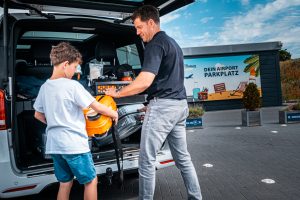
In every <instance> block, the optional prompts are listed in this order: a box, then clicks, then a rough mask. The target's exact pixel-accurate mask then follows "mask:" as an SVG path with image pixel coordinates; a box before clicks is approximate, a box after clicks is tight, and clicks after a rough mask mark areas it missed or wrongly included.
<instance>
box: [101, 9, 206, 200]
mask: <svg viewBox="0 0 300 200" xmlns="http://www.w3.org/2000/svg"><path fill="white" fill-rule="evenodd" d="M132 20H133V23H134V26H135V28H136V30H137V35H139V36H140V37H141V38H142V40H143V41H144V42H146V43H147V45H146V48H145V51H144V63H143V67H142V70H141V73H140V74H139V75H138V76H137V77H136V79H135V80H134V81H133V82H132V83H131V84H130V85H128V86H127V87H124V88H122V89H121V90H120V91H116V90H114V89H109V90H107V91H106V94H107V95H111V96H113V97H116V98H119V97H125V96H130V95H134V94H138V93H140V92H143V91H145V90H146V89H148V90H147V92H148V101H149V105H148V108H147V112H146V115H145V119H144V123H143V127H142V136H141V145H140V157H139V175H140V177H139V178H140V179H139V199H153V195H154V189H155V161H156V154H157V152H158V151H159V149H160V148H161V146H162V144H163V142H164V141H165V140H168V143H169V146H170V149H171V153H172V156H173V158H174V160H175V164H176V166H177V167H178V168H179V169H180V171H181V174H182V177H183V180H184V183H185V187H186V189H187V193H188V198H189V199H202V196H201V190H200V186H199V183H198V178H197V174H196V171H195V168H194V165H193V163H192V161H191V157H190V154H189V153H188V151H187V143H186V131H185V120H186V117H187V116H188V112H189V111H188V106H187V101H186V92H185V88H184V85H183V80H184V67H183V53H182V51H181V49H180V47H179V46H178V44H177V43H176V42H175V40H173V39H172V38H170V37H169V36H168V35H166V33H165V32H163V31H161V30H160V22H159V13H158V10H157V9H156V8H155V7H153V6H149V5H146V6H143V7H141V8H139V9H138V10H136V11H135V12H134V13H133V16H132Z"/></svg>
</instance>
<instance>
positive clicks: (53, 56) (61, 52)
mask: <svg viewBox="0 0 300 200" xmlns="http://www.w3.org/2000/svg"><path fill="white" fill-rule="evenodd" d="M50 60H51V63H52V65H53V66H56V65H59V64H60V63H62V62H65V61H69V63H70V64H71V63H73V62H78V63H79V64H81V63H82V55H81V53H80V52H79V51H78V50H77V49H76V48H75V47H74V46H72V45H71V44H69V43H67V42H61V43H59V44H58V45H56V46H52V49H51V53H50Z"/></svg>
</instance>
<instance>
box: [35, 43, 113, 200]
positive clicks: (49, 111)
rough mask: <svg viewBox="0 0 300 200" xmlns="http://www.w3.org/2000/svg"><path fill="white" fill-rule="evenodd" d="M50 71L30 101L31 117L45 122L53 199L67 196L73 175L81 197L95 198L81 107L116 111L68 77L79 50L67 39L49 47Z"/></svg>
mask: <svg viewBox="0 0 300 200" xmlns="http://www.w3.org/2000/svg"><path fill="white" fill-rule="evenodd" d="M50 59H51V62H52V64H53V66H54V67H53V73H52V76H51V77H50V79H48V80H47V81H46V82H45V83H44V84H43V85H42V86H41V88H40V91H39V94H38V96H37V98H36V101H35V103H34V105H33V107H34V109H35V114H34V117H35V118H36V119H38V120H40V121H41V122H43V123H45V124H47V128H46V134H47V142H46V152H45V153H46V154H51V156H52V158H53V163H54V172H55V176H56V178H57V180H58V181H59V182H60V186H59V191H58V195H57V199H58V200H61V199H69V195H70V190H71V187H72V184H73V178H74V176H76V178H77V180H78V182H79V183H80V184H84V186H85V187H84V188H85V189H84V199H97V176H96V171H95V166H94V163H93V159H92V155H91V152H90V149H89V145H88V136H87V133H86V129H85V120H84V115H83V112H82V108H85V107H88V106H90V107H91V108H92V109H94V110H95V111H96V112H98V113H101V114H103V115H107V116H109V117H111V118H112V119H113V120H114V121H115V123H117V121H118V113H117V112H116V111H114V110H112V109H110V108H108V107H106V106H104V105H102V104H100V103H98V102H97V101H96V100H95V98H94V97H93V96H91V95H90V94H89V93H88V92H87V91H86V90H85V89H84V87H83V86H82V85H80V83H78V82H77V81H75V80H71V78H72V76H73V75H74V73H75V71H76V67H77V66H78V65H79V64H80V63H81V59H82V56H81V54H80V53H79V51H78V50H77V49H76V48H75V47H73V46H71V45H70V44H69V43H66V42H61V43H59V44H58V45H57V46H54V47H52V50H51V53H50Z"/></svg>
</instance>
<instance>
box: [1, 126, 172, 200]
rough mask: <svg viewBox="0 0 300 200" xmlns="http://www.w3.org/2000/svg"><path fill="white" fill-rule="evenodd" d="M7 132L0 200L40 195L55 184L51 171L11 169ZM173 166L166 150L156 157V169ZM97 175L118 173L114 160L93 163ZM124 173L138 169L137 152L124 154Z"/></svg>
mask: <svg viewBox="0 0 300 200" xmlns="http://www.w3.org/2000/svg"><path fill="white" fill-rule="evenodd" d="M7 135H8V134H7V131H0V172H1V173H0V198H11V197H18V196H26V195H32V194H38V193H40V192H41V191H42V190H43V189H44V188H46V187H47V186H48V185H51V184H53V183H56V182H57V180H56V177H55V175H54V173H53V169H49V168H48V169H43V170H35V171H30V172H29V171H26V172H18V171H16V170H14V169H13V167H12V166H13V165H12V159H11V158H10V154H9V146H8V137H7ZM171 165H174V162H172V156H171V153H170V151H169V149H168V148H164V149H163V150H162V151H160V152H159V153H158V155H157V162H156V169H161V168H164V167H168V166H171ZM95 166H96V172H97V174H98V175H102V174H105V173H106V169H107V168H111V169H112V171H113V172H117V171H118V167H117V164H116V161H115V160H112V161H107V162H99V163H97V162H95ZM123 169H124V171H130V170H136V169H138V152H137V153H136V154H125V155H124V162H123Z"/></svg>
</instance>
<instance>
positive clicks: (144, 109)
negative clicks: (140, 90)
mask: <svg viewBox="0 0 300 200" xmlns="http://www.w3.org/2000/svg"><path fill="white" fill-rule="evenodd" d="M137 111H138V112H146V111H147V106H144V107H143V108H141V109H138V110H137Z"/></svg>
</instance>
